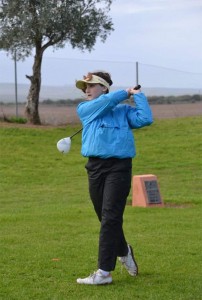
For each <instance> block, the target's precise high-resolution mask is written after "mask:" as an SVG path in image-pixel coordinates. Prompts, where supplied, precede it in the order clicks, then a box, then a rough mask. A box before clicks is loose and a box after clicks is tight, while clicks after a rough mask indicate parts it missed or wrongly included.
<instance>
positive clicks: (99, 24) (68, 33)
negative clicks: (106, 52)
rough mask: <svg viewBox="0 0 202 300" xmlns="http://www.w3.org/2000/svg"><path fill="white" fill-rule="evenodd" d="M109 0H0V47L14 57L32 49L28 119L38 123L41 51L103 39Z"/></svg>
mask: <svg viewBox="0 0 202 300" xmlns="http://www.w3.org/2000/svg"><path fill="white" fill-rule="evenodd" d="M111 3H112V0H104V1H102V0H59V1H56V0H10V1H9V0H5V1H4V0H2V1H0V49H4V50H6V51H7V52H8V53H10V54H11V56H12V57H14V55H15V54H16V55H17V60H20V59H21V60H23V59H25V58H26V57H28V56H30V55H32V53H33V49H34V50H35V55H34V63H33V68H32V71H33V72H32V75H29V76H28V75H26V77H27V78H28V79H29V80H30V89H29V93H28V97H27V103H26V107H25V113H26V116H27V118H28V121H29V122H30V123H33V124H40V123H41V122H40V117H39V112H38V105H39V95H40V87H41V65H42V59H43V54H44V51H45V50H46V49H47V48H48V47H50V46H53V47H54V48H55V49H58V48H62V47H64V46H65V43H66V42H69V43H70V44H71V46H72V47H73V48H76V47H77V48H79V49H80V50H82V51H84V50H85V49H87V50H89V51H90V50H92V48H93V46H94V44H95V43H96V40H97V38H98V37H100V38H101V41H102V42H105V40H106V38H107V35H108V34H109V33H110V32H111V31H112V30H113V24H112V21H111V18H110V17H109V16H107V13H108V12H109V10H110V6H111Z"/></svg>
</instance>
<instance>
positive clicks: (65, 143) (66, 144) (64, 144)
mask: <svg viewBox="0 0 202 300" xmlns="http://www.w3.org/2000/svg"><path fill="white" fill-rule="evenodd" d="M57 148H58V150H59V151H60V152H61V153H68V152H69V150H70V148H71V139H70V137H66V138H64V139H61V140H59V141H58V142H57Z"/></svg>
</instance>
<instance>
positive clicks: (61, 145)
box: [57, 84, 141, 154]
mask: <svg viewBox="0 0 202 300" xmlns="http://www.w3.org/2000/svg"><path fill="white" fill-rule="evenodd" d="M140 88H141V85H139V84H138V85H137V86H135V87H134V90H139V89H140ZM82 129H83V128H80V129H79V130H78V131H76V132H75V133H73V134H72V135H71V136H68V137H66V138H63V139H61V140H59V141H58V142H57V148H58V150H59V151H60V152H61V153H64V154H66V153H68V152H69V150H70V148H71V139H72V138H73V137H74V136H75V135H77V134H78V133H79V132H81V131H82Z"/></svg>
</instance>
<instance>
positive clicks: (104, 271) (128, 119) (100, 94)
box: [76, 72, 153, 285]
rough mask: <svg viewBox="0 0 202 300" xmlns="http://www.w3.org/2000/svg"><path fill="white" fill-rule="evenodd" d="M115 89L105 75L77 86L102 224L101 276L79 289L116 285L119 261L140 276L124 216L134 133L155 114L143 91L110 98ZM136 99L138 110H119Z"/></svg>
mask: <svg viewBox="0 0 202 300" xmlns="http://www.w3.org/2000/svg"><path fill="white" fill-rule="evenodd" d="M111 85H112V80H111V77H110V75H109V74H108V73H104V72H93V73H88V74H87V76H84V79H83V80H78V81H77V82H76V87H77V88H79V89H81V90H82V91H83V92H84V93H85V94H86V99H87V101H84V102H82V103H80V104H79V105H78V108H77V112H78V116H79V118H80V120H81V122H82V125H83V132H82V149H81V153H82V155H83V156H85V157H88V162H87V164H86V166H85V167H86V169H87V173H88V180H89V193H90V198H91V200H92V203H93V206H94V209H95V212H96V214H97V216H98V219H99V221H100V234H99V251H98V270H97V271H96V272H94V273H93V274H92V275H90V276H88V277H86V278H83V279H81V278H79V279H77V283H79V284H95V285H99V284H107V283H111V282H112V275H111V272H112V271H113V270H114V269H115V265H116V260H117V257H118V260H119V261H120V262H121V263H122V264H123V265H124V267H125V268H126V270H127V271H128V273H129V274H130V275H131V276H136V275H137V274H138V266H137V263H136V261H135V257H134V253H133V249H132V247H131V246H130V245H129V244H128V243H127V242H126V239H125V236H124V232H123V227H122V225H123V213H124V209H125V205H126V200H127V196H128V194H129V192H130V187H131V175H132V174H131V170H132V158H133V157H134V156H135V154H136V151H135V142H134V137H133V132H132V129H137V128H141V127H143V126H147V125H150V124H151V123H152V122H153V121H152V112H151V109H150V107H149V104H148V102H147V98H146V97H145V95H144V94H143V93H142V92H141V91H140V90H135V89H134V88H128V89H127V90H118V91H115V92H109V90H110V86H111ZM131 95H132V96H133V99H134V102H135V107H134V106H130V105H124V104H120V103H121V102H122V101H124V100H126V99H128V98H129V97H130V96H131Z"/></svg>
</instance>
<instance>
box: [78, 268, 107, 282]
mask: <svg viewBox="0 0 202 300" xmlns="http://www.w3.org/2000/svg"><path fill="white" fill-rule="evenodd" d="M111 282H112V276H111V274H109V275H107V276H104V275H102V273H101V271H100V270H97V271H96V272H94V273H93V274H91V275H90V276H88V277H86V278H83V279H82V278H78V279H77V283H79V284H94V285H99V284H109V283H111Z"/></svg>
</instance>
